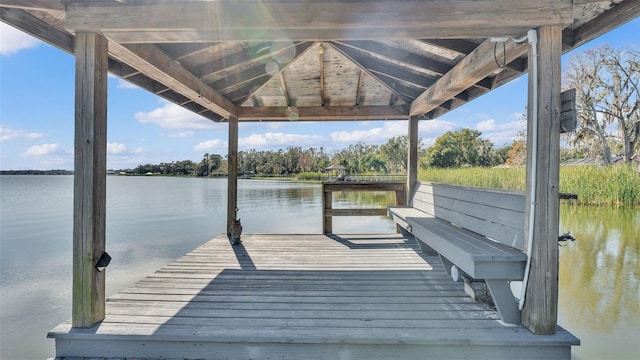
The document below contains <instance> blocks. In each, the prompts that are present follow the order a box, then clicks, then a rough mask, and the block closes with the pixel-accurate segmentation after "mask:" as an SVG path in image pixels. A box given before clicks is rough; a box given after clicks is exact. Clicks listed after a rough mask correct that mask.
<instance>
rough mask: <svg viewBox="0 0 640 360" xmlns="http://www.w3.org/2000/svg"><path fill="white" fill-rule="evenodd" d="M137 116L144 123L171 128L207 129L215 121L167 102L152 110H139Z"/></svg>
mask: <svg viewBox="0 0 640 360" xmlns="http://www.w3.org/2000/svg"><path fill="white" fill-rule="evenodd" d="M135 118H136V120H138V121H139V122H141V123H143V124H156V125H159V126H160V127H161V128H163V129H170V130H205V129H211V128H213V127H214V125H215V124H214V123H213V122H212V121H210V120H207V119H205V118H203V117H201V116H200V115H197V114H195V113H193V112H191V111H189V110H187V109H185V108H183V107H180V106H178V105H176V104H171V103H165V105H164V106H163V107H160V108H157V109H155V110H152V111H150V112H137V113H135Z"/></svg>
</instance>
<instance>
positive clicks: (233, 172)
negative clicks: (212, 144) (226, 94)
mask: <svg viewBox="0 0 640 360" xmlns="http://www.w3.org/2000/svg"><path fill="white" fill-rule="evenodd" d="M227 170H228V177H227V235H231V224H232V220H233V219H234V217H235V215H236V208H237V207H238V118H237V117H234V116H230V117H229V154H228V156H227Z"/></svg>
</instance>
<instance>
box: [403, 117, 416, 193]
mask: <svg viewBox="0 0 640 360" xmlns="http://www.w3.org/2000/svg"><path fill="white" fill-rule="evenodd" d="M418 118H419V117H418V116H410V117H409V143H408V149H407V189H406V192H405V198H406V201H405V204H407V205H411V203H410V200H411V195H412V194H413V189H415V187H416V183H417V182H418Z"/></svg>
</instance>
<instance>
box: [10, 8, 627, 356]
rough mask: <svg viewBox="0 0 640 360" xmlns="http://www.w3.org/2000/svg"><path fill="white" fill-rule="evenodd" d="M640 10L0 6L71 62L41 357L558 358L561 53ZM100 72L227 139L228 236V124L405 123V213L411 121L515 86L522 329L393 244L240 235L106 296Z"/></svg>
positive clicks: (394, 238) (566, 340) (411, 247)
mask: <svg viewBox="0 0 640 360" xmlns="http://www.w3.org/2000/svg"><path fill="white" fill-rule="evenodd" d="M639 14H640V1H638V0H606V1H595V0H540V1H517V0H478V1H475V0H442V1H428V0H415V1H391V0H318V1H290V0H261V1H250V0H216V1H208V0H201V1H200V0H194V1H171V0H166V1H153V0H141V1H122V0H98V1H86V0H33V1H23V0H3V1H2V2H1V3H0V19H1V20H2V21H3V22H6V23H8V24H10V25H12V26H14V27H16V28H18V29H21V30H23V31H25V32H27V33H29V34H31V35H33V36H35V37H37V38H39V39H41V40H43V41H45V42H48V43H50V44H52V45H53V46H55V47H57V48H59V49H61V50H63V51H66V52H69V53H72V54H73V55H74V56H75V58H76V105H75V113H76V116H75V124H76V126H75V151H74V156H75V169H74V170H75V171H74V226H73V306H72V319H71V320H70V322H69V323H65V324H62V325H61V326H59V327H58V328H56V329H55V330H53V331H52V332H51V334H50V335H51V336H52V337H54V338H55V341H56V347H57V350H56V356H58V357H60V358H64V357H79V358H83V357H84V358H86V357H92V358H109V357H120V358H122V357H132V356H135V357H137V358H145V357H147V358H162V357H169V358H171V357H173V358H274V357H278V356H279V355H280V354H284V355H286V356H288V357H289V358H300V357H306V358H313V357H314V356H312V354H315V355H316V356H315V357H316V358H326V357H328V358H336V357H337V358H370V357H372V356H374V355H376V354H379V355H380V356H379V357H380V358H415V357H418V356H420V357H422V356H426V355H425V354H434V355H435V354H438V355H439V357H442V358H447V357H451V358H460V357H466V356H467V355H468V356H471V357H483V356H482V355H483V354H488V353H487V352H485V353H482V352H479V351H481V350H480V349H485V350H486V349H492V350H491V354H492V357H496V358H497V357H500V356H501V354H502V355H503V356H502V357H504V358H527V357H530V358H535V357H541V358H548V357H558V358H568V357H569V356H570V351H569V349H570V346H571V345H574V344H576V339H575V338H573V337H572V336H570V335H569V334H567V333H566V332H565V331H564V330H561V329H558V328H557V325H556V321H557V292H558V281H557V279H558V249H557V237H558V207H559V206H558V202H559V194H558V176H559V137H560V128H561V126H560V122H561V118H562V116H561V114H562V113H563V111H562V106H561V78H560V77H561V61H560V58H561V55H562V54H563V53H565V52H567V51H569V50H571V49H574V48H576V47H578V46H580V45H581V44H584V43H585V42H587V41H589V40H591V39H594V38H596V37H598V36H599V35H601V34H603V33H605V32H607V31H608V30H611V29H613V28H615V27H617V26H619V25H621V24H623V23H625V22H627V21H630V20H632V19H634V18H636V17H637V16H638V15H639ZM108 72H111V73H112V74H114V75H116V76H119V77H121V78H123V79H125V80H127V81H130V82H131V83H133V84H135V85H137V86H139V87H141V88H143V89H146V90H148V91H150V92H152V93H154V94H156V95H158V96H160V97H162V98H164V99H167V100H169V101H171V102H173V103H175V104H178V105H179V106H182V107H184V108H186V109H189V110H190V111H193V112H194V113H197V114H199V115H200V116H202V117H204V118H207V119H210V120H211V121H215V122H223V123H227V124H228V129H229V141H228V144H229V148H228V165H229V166H228V171H229V177H228V197H227V203H226V207H227V224H228V225H230V224H231V222H232V219H233V216H234V214H235V209H236V205H237V178H238V174H237V161H238V159H237V152H238V131H239V129H238V125H239V123H241V122H254V121H281V122H285V123H289V122H301V121H323V122H327V126H330V125H331V122H332V121H364V120H366V121H370V120H397V121H404V122H406V123H407V134H408V139H409V146H408V149H407V152H408V164H407V181H406V184H405V190H404V194H405V196H406V198H405V201H404V203H406V204H409V205H411V196H412V195H413V193H414V190H415V189H416V185H417V171H418V124H419V121H429V120H432V119H436V118H438V117H439V116H441V115H443V114H445V113H447V112H449V111H451V110H452V109H455V108H457V107H459V106H461V105H463V104H465V103H467V102H469V101H471V100H473V99H475V98H477V97H479V96H481V95H482V94H485V93H487V92H489V91H491V90H493V89H495V88H497V87H499V86H501V85H503V84H505V83H507V82H509V81H510V80H512V79H515V78H517V77H519V76H521V75H523V74H525V73H528V74H529V76H528V81H529V94H528V99H527V104H528V106H527V109H528V116H527V118H528V122H527V127H528V131H527V134H528V135H527V136H528V138H527V148H528V149H530V151H529V153H528V159H527V191H526V206H525V207H524V208H525V211H524V214H525V215H524V217H525V219H520V220H521V221H522V222H526V225H527V226H526V228H527V231H526V233H525V234H523V235H524V237H525V242H526V244H527V246H528V248H529V251H528V252H527V253H528V255H529V256H528V258H529V259H530V263H529V265H530V267H528V270H527V275H528V279H529V282H528V286H527V287H526V299H527V301H526V302H525V303H524V307H523V308H522V309H521V324H522V325H516V326H514V327H511V326H503V325H501V324H500V323H499V322H498V321H497V319H496V318H495V313H493V314H492V312H491V311H490V310H489V309H487V308H482V307H481V305H479V304H475V303H471V302H469V301H468V300H462V294H463V291H462V289H461V288H460V285H459V284H456V283H450V284H444V280H445V278H446V277H447V276H446V275H445V274H444V273H443V272H442V271H441V269H442V264H440V263H438V261H437V259H436V258H432V257H429V256H426V255H424V254H422V253H419V252H417V251H415V244H413V243H412V241H413V239H411V238H405V237H398V235H395V234H392V235H386V236H382V237H377V236H373V237H371V236H364V237H363V238H361V239H351V238H345V237H340V236H335V235H331V234H325V235H317V236H310V237H308V238H307V237H304V238H301V239H298V240H297V241H299V242H300V243H301V245H300V246H299V247H298V246H281V245H270V244H271V243H273V244H286V243H287V242H291V241H292V239H293V238H292V237H290V236H280V235H273V238H271V240H268V239H269V237H264V236H257V235H256V236H253V235H250V236H246V237H245V238H246V241H245V242H244V243H243V246H242V247H238V248H232V247H231V246H230V245H229V244H228V242H227V240H226V237H224V236H223V237H220V238H215V239H214V240H212V242H210V243H207V244H205V245H203V247H201V248H199V249H196V250H195V251H194V252H193V253H191V254H189V255H187V256H186V257H185V258H182V259H179V260H178V261H177V262H176V263H174V264H172V265H169V266H168V267H167V268H164V269H161V270H160V271H159V272H157V273H155V274H154V275H152V276H151V277H149V278H147V279H145V280H143V281H141V282H140V283H138V284H136V285H133V286H132V287H131V288H129V289H128V290H126V291H124V292H123V293H120V294H118V295H117V296H116V297H114V298H113V299H110V300H109V301H107V300H106V299H105V278H106V276H108V273H109V270H108V268H107V269H106V270H104V267H103V266H96V265H97V264H98V263H99V262H100V259H101V258H102V259H104V257H103V255H104V254H105V252H106V250H107V248H106V244H105V217H106V214H105V212H106V210H105V203H106V201H105V199H106V172H107V171H106V147H107V146H106V145H107V140H106V139H107V136H106V128H107V126H106V125H107V73H108ZM523 100H524V99H523ZM523 102H524V101H523ZM398 203H401V201H398ZM223 206H224V205H223ZM220 231H221V232H225V231H226V232H228V231H229V226H227V229H220ZM363 232H365V231H364V230H363ZM212 235H213V234H212ZM267 241H269V244H266V242H267ZM306 246H310V248H309V249H307V250H306V251H299V249H304V248H305V247H306ZM209 251H211V252H210V253H208V252H209ZM203 253H204V254H207V255H206V256H202V255H201V254H203ZM287 254H288V255H287ZM363 254H366V255H364V256H363ZM374 255H375V256H374ZM371 259H375V260H376V261H375V262H371ZM274 261H277V262H278V263H277V264H276V263H274ZM529 265H528V266H529ZM252 267H253V268H252ZM100 270H104V271H100ZM176 279H179V280H176ZM236 280H237V281H236ZM441 280H442V282H441ZM231 284H234V285H231ZM242 284H245V285H246V286H248V287H249V288H248V289H243V288H241V287H239V286H242ZM367 287H370V288H369V290H368V289H367ZM353 289H356V290H353ZM247 290H248V291H247ZM323 293H324V295H321V294H323ZM458 293H460V294H461V295H457V294H458ZM251 294H255V295H251ZM304 294H306V296H303V295H304ZM328 294H331V295H330V296H327V295H328ZM438 294H439V295H438ZM256 295H257V296H256ZM432 295H433V297H432ZM274 296H275V297H274ZM278 296H279V297H280V298H279V299H280V300H282V301H284V302H280V301H273V302H270V301H267V300H269V299H272V300H276V297H278ZM323 296H324V297H323ZM314 298H317V299H318V300H313V299H314ZM458 298H459V300H456V299H458ZM162 299H165V300H162ZM304 299H308V300H309V301H305V300H304ZM322 299H324V300H327V303H326V304H331V306H330V308H331V309H329V308H328V307H327V306H325V305H323V301H322ZM420 299H421V300H420ZM202 300H204V301H202ZM208 300H212V301H208ZM449 300H450V301H453V302H452V303H447V301H449ZM165 301H166V302H165ZM332 301H333V302H332ZM412 301H415V303H411V302H412ZM431 301H433V302H434V304H430V302H431ZM458 301H459V302H458ZM358 303H359V304H358ZM125 304H129V305H130V307H129V306H127V305H125ZM275 304H280V305H277V306H281V307H284V308H286V309H287V310H282V309H280V310H278V308H277V306H276V305H275ZM311 304H314V305H313V306H311ZM201 305H204V306H205V307H206V306H209V307H211V310H210V311H209V310H207V311H200V310H199V309H198V306H201ZM383 305H384V306H383ZM274 306H275V307H274ZM381 306H382V307H384V309H385V311H379V309H380V307H381ZM314 307H315V308H314ZM314 309H315V310H314ZM430 309H431V310H430ZM433 309H437V310H433ZM314 311H315V312H316V314H315V315H313V314H312V312H314ZM332 311H333V312H332ZM518 311H519V310H518ZM187 314H188V315H187ZM218 314H219V315H220V316H219V317H217V316H218ZM243 314H244V315H247V316H240V315H243ZM278 314H280V315H282V316H281V317H278ZM302 314H306V315H307V316H308V317H301V315H302ZM340 314H342V315H343V316H342V315H340ZM518 314H519V313H518ZM249 315H250V316H249ZM339 315H340V316H339ZM447 316H451V318H447ZM474 316H477V318H474ZM227 319H229V322H228V323H227V322H226V321H227ZM230 319H234V320H233V321H232V320H230ZM247 319H251V321H247ZM224 324H228V325H224ZM442 324H446V326H448V329H449V330H446V331H445V330H443V329H440V328H438V326H440V325H442ZM482 324H486V327H485V325H482ZM473 325H475V327H474V326H473ZM176 329H179V330H176ZM534 334H535V335H534ZM205 338H206V339H208V342H207V344H209V345H207V346H204V345H203V344H204V343H205V342H203V340H204V339H205ZM304 338H306V339H307V340H305V339H304ZM147 340H149V341H153V342H148V341H147ZM156 340H157V341H156ZM127 341H132V342H130V343H126V342H127ZM100 344H102V345H100ZM125 344H131V345H130V346H129V345H125ZM209 346H211V347H209ZM513 346H519V347H520V350H521V352H517V351H516V350H513V349H514V348H513ZM187 348H188V349H187ZM172 349H173V350H172ZM199 349H200V350H201V351H198V350H199ZM429 349H431V350H429ZM516 349H518V348H516ZM116 351H119V352H116ZM129 351H130V352H129ZM145 351H146V352H145ZM172 351H173V352H172ZM218 351H219V352H218ZM431 351H433V352H431ZM547 351H549V352H547ZM324 354H327V355H326V356H325V355H324ZM302 355H304V356H302Z"/></svg>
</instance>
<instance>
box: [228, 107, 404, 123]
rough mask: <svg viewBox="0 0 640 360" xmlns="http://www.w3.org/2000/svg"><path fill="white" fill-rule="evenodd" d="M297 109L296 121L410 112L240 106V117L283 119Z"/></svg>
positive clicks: (394, 115) (368, 117)
mask: <svg viewBox="0 0 640 360" xmlns="http://www.w3.org/2000/svg"><path fill="white" fill-rule="evenodd" d="M292 111H295V113H296V114H297V115H296V121H353V120H404V119H406V118H407V116H408V115H407V113H408V112H409V109H408V107H406V106H339V107H337V106H309V107H296V108H295V109H292V108H290V107H269V108H254V107H240V108H238V119H239V120H240V121H241V122H250V121H282V119H283V118H289V117H290V116H291V112H292Z"/></svg>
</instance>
